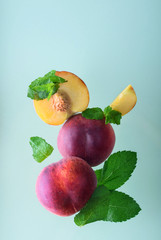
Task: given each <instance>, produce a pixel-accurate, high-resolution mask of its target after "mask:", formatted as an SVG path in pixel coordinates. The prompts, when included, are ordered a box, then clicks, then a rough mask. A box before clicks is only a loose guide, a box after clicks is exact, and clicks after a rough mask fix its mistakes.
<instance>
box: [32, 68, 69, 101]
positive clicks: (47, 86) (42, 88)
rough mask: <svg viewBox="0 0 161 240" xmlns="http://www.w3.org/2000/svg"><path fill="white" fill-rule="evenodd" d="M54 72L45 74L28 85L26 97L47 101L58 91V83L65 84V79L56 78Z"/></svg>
mask: <svg viewBox="0 0 161 240" xmlns="http://www.w3.org/2000/svg"><path fill="white" fill-rule="evenodd" d="M55 72H56V71H55V70H52V71H50V72H49V73H47V74H45V76H44V77H39V78H37V79H36V80H34V81H33V82H32V83H31V84H30V85H29V88H28V93H27V96H28V97H29V98H31V99H35V100H42V99H46V98H47V99H48V100H49V99H50V97H51V96H52V95H53V94H55V93H56V92H57V91H58V89H59V86H60V83H65V82H67V81H66V80H65V79H63V78H61V77H57V76H56V75H55Z"/></svg>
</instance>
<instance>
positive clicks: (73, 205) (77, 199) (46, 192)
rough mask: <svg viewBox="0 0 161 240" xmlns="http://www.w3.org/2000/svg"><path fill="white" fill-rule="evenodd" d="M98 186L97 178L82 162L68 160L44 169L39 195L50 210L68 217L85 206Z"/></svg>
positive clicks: (38, 186)
mask: <svg viewBox="0 0 161 240" xmlns="http://www.w3.org/2000/svg"><path fill="white" fill-rule="evenodd" d="M96 185H97V179H96V175H95V173H94V171H93V169H92V168H91V167H90V166H89V165H88V164H87V163H86V162H85V161H84V160H83V159H80V158H77V157H67V158H64V159H62V160H60V161H59V162H56V163H52V164H50V165H49V166H47V167H45V168H44V169H43V170H42V172H41V173H40V175H39V176H38V179H37V183H36V193H37V197H38V199H39V201H40V203H41V204H42V205H43V206H44V207H45V208H46V209H47V210H49V211H50V212H52V213H54V214H57V215H60V216H69V215H72V214H74V213H76V212H78V211H79V210H80V209H81V208H83V207H84V205H85V204H86V203H87V201H88V200H89V198H90V197H91V195H92V193H93V191H94V190H95V188H96Z"/></svg>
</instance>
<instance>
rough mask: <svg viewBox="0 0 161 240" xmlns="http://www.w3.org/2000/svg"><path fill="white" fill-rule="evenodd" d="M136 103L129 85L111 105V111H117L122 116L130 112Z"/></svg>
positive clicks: (134, 95)
mask: <svg viewBox="0 0 161 240" xmlns="http://www.w3.org/2000/svg"><path fill="white" fill-rule="evenodd" d="M136 102H137V97H136V93H135V91H134V89H133V87H132V86H131V85H129V86H127V87H126V88H125V89H124V90H123V91H122V92H121V93H120V94H119V95H118V96H117V98H116V99H115V100H114V101H113V102H112V103H111V105H110V106H111V107H112V109H113V110H116V111H119V112H120V113H121V114H122V116H123V115H125V114H126V113H128V112H130V111H131V110H132V109H133V107H134V106H135V104H136Z"/></svg>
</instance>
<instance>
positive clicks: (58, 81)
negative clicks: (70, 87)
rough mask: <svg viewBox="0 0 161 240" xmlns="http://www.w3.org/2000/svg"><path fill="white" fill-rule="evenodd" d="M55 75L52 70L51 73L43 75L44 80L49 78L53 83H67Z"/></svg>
mask: <svg viewBox="0 0 161 240" xmlns="http://www.w3.org/2000/svg"><path fill="white" fill-rule="evenodd" d="M55 73H56V71H55V70H52V71H50V72H48V73H47V74H45V75H44V77H45V78H50V79H51V80H52V82H53V83H65V82H67V80H65V79H64V78H61V77H58V76H56V75H55Z"/></svg>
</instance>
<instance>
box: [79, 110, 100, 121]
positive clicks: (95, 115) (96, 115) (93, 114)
mask: <svg viewBox="0 0 161 240" xmlns="http://www.w3.org/2000/svg"><path fill="white" fill-rule="evenodd" d="M82 116H83V117H84V118H87V119H96V120H101V119H103V118H104V113H103V111H102V109H101V108H98V107H97V108H87V109H86V110H85V111H83V112H82Z"/></svg>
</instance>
